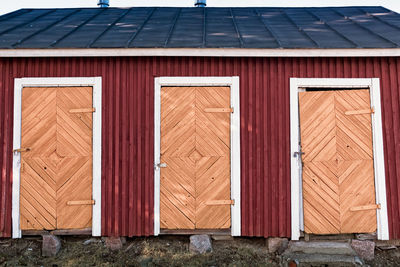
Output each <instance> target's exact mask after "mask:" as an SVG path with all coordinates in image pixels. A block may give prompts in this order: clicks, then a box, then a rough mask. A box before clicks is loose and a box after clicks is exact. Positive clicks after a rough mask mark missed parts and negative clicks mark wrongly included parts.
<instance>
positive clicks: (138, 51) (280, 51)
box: [0, 48, 400, 57]
mask: <svg viewBox="0 0 400 267" xmlns="http://www.w3.org/2000/svg"><path fill="white" fill-rule="evenodd" d="M124 56H132V57H133V56H137V57H139V56H171V57H174V56H176V57H396V56H400V48H342V49H322V48H307V49H304V48H298V49H284V48H274V49H271V48H268V49H265V48H67V49H65V48H59V49H57V48H53V49H30V48H27V49H0V57H124Z"/></svg>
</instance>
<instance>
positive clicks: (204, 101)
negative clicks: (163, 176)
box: [196, 87, 231, 229]
mask: <svg viewBox="0 0 400 267" xmlns="http://www.w3.org/2000/svg"><path fill="white" fill-rule="evenodd" d="M229 105H230V88H229V87H199V88H196V150H197V151H199V153H200V154H201V155H202V156H203V158H202V159H200V160H198V161H196V229H225V228H229V227H230V225H231V214H230V210H231V207H230V205H229V204H228V205H209V204H210V203H217V202H218V201H217V202H216V200H224V199H228V200H229V199H230V113H224V112H222V113H214V112H207V110H208V109H209V110H211V109H213V108H214V107H216V106H222V107H227V106H229ZM210 163H211V164H210ZM229 201H230V200H229ZM230 202H231V201H230Z"/></svg>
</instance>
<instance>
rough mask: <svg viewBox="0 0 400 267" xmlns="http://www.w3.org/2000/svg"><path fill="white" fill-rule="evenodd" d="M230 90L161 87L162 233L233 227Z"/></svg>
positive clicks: (225, 88)
mask: <svg viewBox="0 0 400 267" xmlns="http://www.w3.org/2000/svg"><path fill="white" fill-rule="evenodd" d="M230 114H231V110H230V88H229V87H163V88H162V89H161V162H162V163H165V164H166V167H165V168H161V176H160V177H161V183H160V218H161V228H162V229H224V228H230V223H231V215H230V204H231V201H230Z"/></svg>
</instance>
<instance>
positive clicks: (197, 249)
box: [189, 235, 213, 254]
mask: <svg viewBox="0 0 400 267" xmlns="http://www.w3.org/2000/svg"><path fill="white" fill-rule="evenodd" d="M189 250H190V252H194V253H198V254H204V253H207V252H212V250H213V249H212V244H211V238H210V236H208V235H192V236H190V245H189Z"/></svg>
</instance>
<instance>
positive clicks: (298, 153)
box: [293, 151, 305, 158]
mask: <svg viewBox="0 0 400 267" xmlns="http://www.w3.org/2000/svg"><path fill="white" fill-rule="evenodd" d="M304 154H305V153H304V152H301V151H300V152H299V151H296V152H294V153H293V157H295V158H297V157H298V156H299V155H304Z"/></svg>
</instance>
